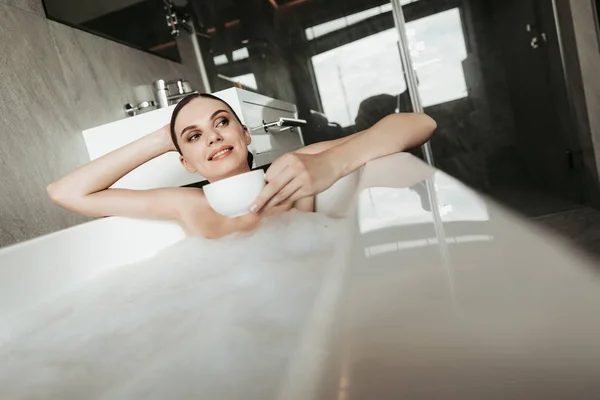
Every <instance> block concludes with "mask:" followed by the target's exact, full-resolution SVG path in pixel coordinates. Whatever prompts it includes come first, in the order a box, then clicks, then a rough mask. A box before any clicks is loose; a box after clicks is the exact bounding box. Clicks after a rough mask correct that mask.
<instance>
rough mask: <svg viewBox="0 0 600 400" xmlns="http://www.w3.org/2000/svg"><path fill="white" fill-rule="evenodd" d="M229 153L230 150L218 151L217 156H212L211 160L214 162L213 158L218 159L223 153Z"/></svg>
mask: <svg viewBox="0 0 600 400" xmlns="http://www.w3.org/2000/svg"><path fill="white" fill-rule="evenodd" d="M230 151H231V149H224V150H221V151H219V152H218V153H217V154H215V155H214V156H212V159H213V160H214V159H215V158H219V157H220V156H222V155H223V154H225V153H229V152H230Z"/></svg>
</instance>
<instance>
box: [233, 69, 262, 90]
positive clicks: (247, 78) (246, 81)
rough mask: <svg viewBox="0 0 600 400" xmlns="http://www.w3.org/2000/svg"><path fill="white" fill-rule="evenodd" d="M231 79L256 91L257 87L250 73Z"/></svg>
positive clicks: (254, 78)
mask: <svg viewBox="0 0 600 400" xmlns="http://www.w3.org/2000/svg"><path fill="white" fill-rule="evenodd" d="M231 79H232V80H234V81H236V82H238V83H241V84H242V85H244V86H246V87H249V88H252V89H254V90H257V89H258V85H257V84H256V77H255V76H254V74H252V73H250V74H244V75H238V76H234V77H232V78H231Z"/></svg>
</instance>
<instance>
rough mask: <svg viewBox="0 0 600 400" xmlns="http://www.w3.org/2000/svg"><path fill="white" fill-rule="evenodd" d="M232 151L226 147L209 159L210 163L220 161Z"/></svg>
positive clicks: (231, 148)
mask: <svg viewBox="0 0 600 400" xmlns="http://www.w3.org/2000/svg"><path fill="white" fill-rule="evenodd" d="M232 150H233V147H227V148H224V149H222V150H219V151H218V152H217V153H216V154H215V155H214V156H212V157H211V159H210V161H217V160H221V159H223V158H225V157H227V156H228V155H230V154H231V151H232Z"/></svg>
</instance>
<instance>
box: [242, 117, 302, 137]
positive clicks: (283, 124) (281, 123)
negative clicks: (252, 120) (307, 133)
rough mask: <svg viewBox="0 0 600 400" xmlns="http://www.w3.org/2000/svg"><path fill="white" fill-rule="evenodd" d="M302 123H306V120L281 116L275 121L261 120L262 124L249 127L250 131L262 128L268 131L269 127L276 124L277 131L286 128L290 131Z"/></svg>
mask: <svg viewBox="0 0 600 400" xmlns="http://www.w3.org/2000/svg"><path fill="white" fill-rule="evenodd" d="M303 125H306V120H303V119H296V118H285V117H281V118H279V119H278V120H277V121H273V122H265V121H263V123H262V125H259V126H255V127H254V128H252V129H250V131H251V132H255V131H258V130H264V131H265V132H267V133H269V128H272V127H275V126H277V127H279V128H280V129H279V132H283V131H286V130H289V131H290V132H294V127H297V126H303Z"/></svg>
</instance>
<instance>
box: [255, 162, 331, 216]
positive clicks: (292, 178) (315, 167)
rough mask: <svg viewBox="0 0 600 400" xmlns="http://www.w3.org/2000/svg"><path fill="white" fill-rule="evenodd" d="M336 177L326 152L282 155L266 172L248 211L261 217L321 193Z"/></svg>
mask: <svg viewBox="0 0 600 400" xmlns="http://www.w3.org/2000/svg"><path fill="white" fill-rule="evenodd" d="M339 177H340V176H339V171H338V168H337V167H336V163H334V162H333V161H332V159H331V157H330V155H329V153H328V152H323V153H319V154H300V153H288V154H285V155H283V156H281V157H279V158H278V159H277V160H275V162H273V164H271V166H270V167H269V169H268V170H267V174H266V179H267V185H266V186H265V188H264V189H263V190H262V192H261V193H260V194H259V195H258V197H257V199H256V201H255V203H254V205H253V206H252V207H251V208H250V211H252V212H255V213H261V214H263V213H268V212H269V210H271V209H272V208H273V207H275V206H279V205H281V204H288V205H291V204H293V203H294V202H295V201H296V200H299V199H302V198H304V197H309V196H314V195H315V194H317V193H321V192H322V191H324V190H325V189H327V188H329V187H330V186H331V185H333V184H334V183H335V182H336V181H337V180H338V179H339Z"/></svg>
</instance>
